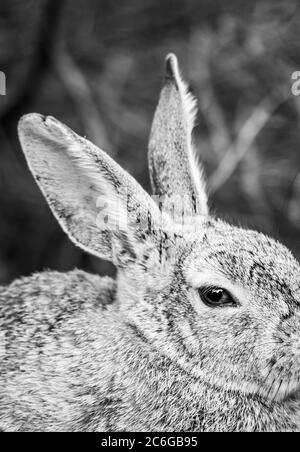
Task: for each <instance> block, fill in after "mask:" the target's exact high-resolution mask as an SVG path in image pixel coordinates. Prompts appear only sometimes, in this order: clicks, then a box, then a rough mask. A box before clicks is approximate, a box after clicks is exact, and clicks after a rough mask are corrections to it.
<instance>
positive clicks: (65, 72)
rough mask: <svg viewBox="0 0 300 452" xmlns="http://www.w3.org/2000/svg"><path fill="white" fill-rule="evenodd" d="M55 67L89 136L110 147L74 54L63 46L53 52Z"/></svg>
mask: <svg viewBox="0 0 300 452" xmlns="http://www.w3.org/2000/svg"><path fill="white" fill-rule="evenodd" d="M53 65H54V69H55V71H56V73H57V75H58V77H59V79H60V80H61V82H62V84H63V86H64V88H65V90H66V92H67V93H68V95H69V97H70V99H71V100H72V102H73V104H74V106H75V108H76V110H77V113H78V116H79V117H80V120H81V122H82V125H83V127H84V130H85V132H86V134H87V136H88V138H89V139H90V140H91V141H93V142H94V143H95V144H96V145H97V146H99V147H101V148H103V149H110V144H109V140H108V137H107V134H106V132H105V127H104V125H103V122H102V120H101V117H100V115H99V111H98V108H97V105H96V104H95V102H94V100H93V94H92V92H91V89H90V87H89V85H88V82H87V80H86V78H85V76H84V74H83V73H82V71H81V69H80V68H79V67H78V66H77V64H76V62H75V61H74V59H73V58H72V56H71V55H70V54H69V53H68V52H67V51H66V50H65V49H64V48H62V47H60V48H59V49H58V50H57V51H56V52H55V53H54V54H53Z"/></svg>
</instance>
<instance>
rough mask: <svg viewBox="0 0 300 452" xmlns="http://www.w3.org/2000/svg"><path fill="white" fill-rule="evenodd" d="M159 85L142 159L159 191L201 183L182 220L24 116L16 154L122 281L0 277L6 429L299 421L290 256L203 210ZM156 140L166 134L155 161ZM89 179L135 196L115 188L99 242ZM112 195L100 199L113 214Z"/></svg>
mask: <svg viewBox="0 0 300 452" xmlns="http://www.w3.org/2000/svg"><path fill="white" fill-rule="evenodd" d="M170 58H171V60H170ZM170 65H171V66H170ZM167 70H168V74H167V75H168V77H169V78H168V81H167V83H168V84H170V83H174V80H175V81H176V83H177V84H178V83H179V78H178V77H179V75H178V74H179V72H178V68H177V61H176V59H175V56H172V57H168V64H167ZM170 72H171V75H172V77H171V78H172V80H171V81H170V80H169V79H170ZM180 80H181V79H180ZM177 89H178V86H177ZM182 89H183V88H180V90H182ZM164 90H165V87H164V88H163V95H162V97H164V96H165V94H164V93H166V91H164ZM182 92H183V91H182ZM184 93H185V96H186V95H187V94H186V91H184ZM168 95H169V96H170V105H172V110H171V111H170V112H168V107H167V106H164V107H163V109H161V106H159V107H158V109H159V114H158V116H157V115H156V119H155V121H156V125H154V129H155V132H154V134H155V135H156V138H155V143H156V145H155V149H154V148H153V147H152V148H151V146H150V161H151V159H154V160H153V162H154V163H153V164H154V166H155V182H154V184H155V186H156V187H157V188H158V190H159V191H161V193H164V192H165V193H166V195H167V196H172V195H173V194H174V190H175V186H173V185H172V177H175V176H176V175H177V171H179V173H178V175H179V176H180V177H181V181H182V184H183V185H182V186H181V188H182V190H183V191H182V194H183V196H184V197H185V196H189V199H190V200H192V201H191V205H192V204H193V199H194V196H196V197H197V203H199V209H200V213H202V214H201V215H195V213H199V210H198V208H197V209H195V210H196V212H195V211H194V215H193V216H192V212H191V216H190V217H187V218H185V217H184V218H183V220H184V221H181V223H180V222H178V221H174V218H171V215H170V209H169V204H168V206H167V210H168V212H169V214H165V213H164V212H161V211H160V210H162V209H159V208H160V207H162V206H161V205H159V206H157V205H156V204H155V203H154V202H153V201H152V200H151V199H150V198H149V197H148V195H146V194H145V193H144V192H143V191H142V189H141V187H139V186H138V185H137V184H136V183H135V182H134V183H133V182H132V179H131V178H130V177H129V176H127V174H126V173H125V172H124V171H123V170H121V169H120V168H119V167H118V165H117V164H116V163H111V160H110V159H109V157H108V156H106V154H105V153H104V152H102V151H98V150H97V151H96V150H95V151H94V148H92V150H93V152H92V153H91V145H90V143H88V142H87V141H83V140H82V139H80V138H78V137H77V135H75V134H73V132H69V131H68V129H66V128H65V126H63V125H60V123H58V122H57V121H55V122H54V120H53V119H52V118H50V119H43V118H42V117H41V116H38V115H30V116H27V117H26V118H25V120H23V121H22V123H21V126H20V139H21V142H22V144H23V148H24V152H25V154H26V156H27V160H28V161H29V165H30V167H31V170H32V172H33V174H34V176H35V178H36V180H37V183H38V184H39V185H40V187H41V189H42V191H43V193H44V194H45V197H46V199H47V200H48V202H49V205H50V207H51V208H52V210H53V211H54V213H55V215H56V217H57V219H58V221H59V222H60V223H61V224H62V227H64V229H65V231H66V232H67V233H68V234H69V236H70V237H71V239H72V240H74V241H75V243H77V244H78V245H79V246H81V247H82V248H84V249H88V250H90V252H92V253H95V254H96V255H100V256H102V257H107V258H110V259H111V260H113V262H114V263H115V264H116V265H117V267H118V272H117V277H116V281H112V280H110V279H109V278H104V279H103V278H99V277H98V276H92V275H88V274H86V273H84V272H81V271H74V272H71V273H68V274H59V273H51V272H45V273H43V274H37V275H33V276H32V277H30V278H24V279H21V280H18V281H16V282H14V283H13V284H12V285H10V286H8V287H4V288H2V290H1V295H0V315H1V317H0V318H1V323H0V332H1V333H2V335H1V336H0V337H1V338H2V341H3V344H2V347H1V349H0V350H2V353H1V354H0V359H1V365H0V377H1V379H0V430H4V431H199V432H200V431H201V432H202V431H299V430H300V410H299V408H300V407H299V381H300V334H299V331H300V303H299V300H300V282H299V281H300V278H299V277H300V267H299V264H298V262H297V261H296V260H295V259H294V257H293V256H292V254H291V253H290V252H289V251H288V250H287V249H286V248H285V247H284V246H283V245H281V244H280V243H278V242H276V241H274V240H272V239H270V238H269V237H266V236H264V235H263V234H259V233H257V232H254V231H249V230H243V229H240V228H236V227H233V226H231V225H229V224H227V223H224V222H222V221H221V220H218V219H215V218H213V217H211V216H206V215H203V213H204V212H206V210H207V204H206V194H205V192H204V185H203V183H202V182H201V181H202V179H201V177H202V175H201V171H200V172H199V173H197V174H198V179H199V180H200V184H198V185H196V184H192V181H193V180H194V177H196V176H195V174H196V171H198V170H197V167H194V168H193V170H194V173H193V174H194V175H192V174H191V172H190V164H191V161H190V159H189V155H188V153H189V152H190V150H189V149H188V148H186V147H182V146H180V147H179V148H177V144H178V140H180V142H181V143H186V142H187V141H189V140H190V133H191V130H192V123H191V121H192V117H191V116H189V115H187V116H186V117H185V121H186V122H187V123H188V126H185V127H181V126H180V124H179V123H178V122H177V123H176V124H177V125H178V124H179V125H178V130H177V126H175V123H173V122H172V121H173V120H172V117H173V116H176V115H178V117H180V118H183V116H182V115H183V113H182V112H187V109H186V107H184V106H183V105H182V103H184V102H185V101H186V97H178V90H176V89H174V87H173V88H172V87H170V85H169V87H168ZM178 110H179V111H178ZM168 113H169V114H168ZM166 116H167V117H166ZM159 118H161V119H159ZM170 118H171V119H170ZM170 120H171V125H170V127H169V126H168V125H167V126H166V124H168V123H169V121H170ZM157 121H158V122H159V121H161V122H162V124H161V126H160V127H157ZM35 126H36V129H37V132H35ZM173 126H174V127H175V128H174V129H173ZM165 127H166V129H165ZM58 130H59V131H62V133H61V136H60V138H59V137H58ZM166 131H167V133H170V135H169V136H168V138H167V141H165V140H166V136H165V133H166ZM152 139H153V138H152ZM160 141H161V143H162V149H166V148H165V146H167V144H168V146H170V147H171V148H172V152H170V153H169V154H167V155H166V156H165V157H164V158H165V164H164V163H163V164H162V165H161V164H160V163H159V162H160V160H159V159H160V157H161V156H162V154H161V155H160V156H159V152H160V151H159V143H160ZM167 142H168V143H167ZM175 144H176V145H175ZM152 145H153V142H152ZM74 146H75V147H74ZM75 148H76V155H75ZM70 149H72V152H71V151H70ZM151 149H152V151H151ZM178 149H180V152H179V154H176V155H174V153H173V152H177V150H178ZM73 151H74V155H73ZM39 152H40V154H39ZM46 152H47V159H45V155H46ZM186 153H187V154H186ZM60 154H61V155H60ZM96 154H97V158H96V161H95V160H93V158H92V159H90V157H91V156H92V157H93V156H94V155H96ZM42 156H44V157H42ZM180 156H181V157H182V160H181V166H180V167H179V166H178V162H179V160H178V159H180ZM184 156H185V157H184ZM156 157H157V158H158V160H157V161H156V160H155V159H156ZM183 157H184V158H183ZM173 158H174V159H177V160H176V162H175V163H174V162H172V159H173ZM53 161H54V164H53V165H51V162H53ZM47 162H48V164H47ZM58 162H60V163H58ZM74 162H76V163H74ZM84 162H87V164H84ZM68 165H71V172H70V173H69V175H68V172H67V169H68ZM72 165H73V166H72ZM75 167H76V168H75ZM108 167H109V170H107V168H108ZM151 168H152V177H153V166H152V167H151ZM75 169H76V171H75ZM120 174H122V177H120V176H119V175H120ZM74 175H75V176H74ZM76 175H78V177H79V178H80V183H78V181H79V179H78V177H77V176H76ZM97 175H98V177H97ZM185 175H188V176H187V179H185V180H184V179H183V178H184V177H185ZM71 176H74V177H73V179H72V177H71ZM63 178H66V179H67V180H66V184H65V185H64V184H63V183H59V184H58V183H57V181H60V180H61V181H63ZM72 181H73V182H74V183H73V182H72ZM91 181H93V183H92V185H93V187H95V186H96V187H98V186H99V187H100V186H101V191H102V192H103V193H106V194H108V195H107V196H109V199H116V200H118V196H119V193H120V192H121V193H122V191H123V190H124V191H125V190H127V189H128V187H129V191H130V190H132V191H133V195H134V196H133V201H132V199H128V200H127V202H126V203H124V202H123V200H121V201H120V205H121V206H120V209H121V212H123V213H124V209H126V210H128V216H129V217H130V221H129V222H128V221H126V222H125V223H122V227H121V228H118V229H117V230H116V229H115V228H113V227H112V226H111V224H106V230H107V232H108V233H109V237H110V239H109V241H107V242H105V240H104V239H103V235H102V232H103V228H100V232H99V230H98V229H97V228H96V227H95V226H94V223H93V221H95V217H96V210H95V204H94V203H95V201H93V202H92V201H91V200H90V198H89V201H88V202H87V203H84V200H86V195H87V194H88V193H89V189H88V188H89V186H90V185H89V184H90V183H91ZM116 181H118V184H116V183H115V182H116ZM166 181H167V182H166ZM191 184H192V185H191ZM116 185H117V186H118V190H116ZM198 190H201V193H199V195H198ZM129 198H130V197H129ZM54 199H55V200H56V201H55V202H53V200H54ZM58 205H59V208H58V207H57V206H58ZM115 206H116V203H115V202H112V203H111V204H109V205H108V213H109V212H110V209H111V210H112V215H114V216H116V217H118V211H116V207H115ZM80 209H82V212H83V213H84V216H83V217H80V218H81V221H79V220H78V218H79V216H78V215H79V214H80ZM66 212H67V213H68V214H67V215H66ZM137 212H142V213H141V215H137ZM85 213H86V215H85ZM145 217H146V221H144V220H143V218H145ZM66 218H67V219H68V221H67V220H66ZM74 222H75V226H76V227H74ZM179 223H180V224H179ZM94 234H96V235H94ZM98 240H99V243H98ZM102 246H103V247H104V249H103V251H102V248H101V247H102ZM203 287H204V288H206V287H220V288H222V289H224V290H226V291H227V292H228V293H230V294H231V296H232V297H233V298H234V299H235V300H236V303H235V305H234V306H231V305H228V306H226V305H225V306H222V307H212V306H208V305H207V304H206V303H204V302H203V298H202V297H201V293H200V292H201V289H202V288H203ZM0 345H1V344H0Z"/></svg>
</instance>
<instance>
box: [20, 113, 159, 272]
mask: <svg viewBox="0 0 300 452" xmlns="http://www.w3.org/2000/svg"><path fill="white" fill-rule="evenodd" d="M19 137H20V141H21V145H22V148H23V151H24V153H25V157H26V159H27V162H28V165H29V167H30V169H31V172H32V173H33V175H34V177H35V179H36V181H37V183H38V185H39V187H40V189H41V191H42V192H43V194H44V196H45V197H46V199H47V201H48V203H49V206H50V208H51V210H52V212H53V213H54V215H55V217H56V218H57V220H58V221H59V223H60V225H61V226H62V228H63V229H64V230H65V232H66V233H67V234H68V235H69V237H70V238H71V240H72V241H73V242H75V244H77V245H78V246H79V247H81V248H82V249H84V250H85V251H87V252H89V253H91V254H94V255H96V256H99V257H101V258H103V259H107V260H111V261H113V262H114V263H116V264H117V262H116V260H117V258H116V256H115V254H114V253H115V249H118V250H119V251H120V252H121V253H123V254H124V253H127V254H128V253H129V254H131V256H134V250H133V245H132V244H133V242H134V239H135V238H137V236H139V239H141V237H145V236H146V235H147V236H150V235H151V234H152V233H153V231H154V229H155V227H156V226H155V225H156V224H157V223H156V222H158V221H159V211H158V207H157V206H156V204H155V203H154V201H153V200H152V199H151V197H150V196H149V195H148V194H147V193H146V192H144V190H143V189H142V187H141V186H140V185H139V184H138V183H137V182H136V181H135V180H134V179H133V178H132V177H131V176H130V175H129V174H128V173H127V172H126V171H124V170H123V169H122V168H121V167H119V165H118V164H117V163H115V162H114V161H113V160H112V159H111V158H110V157H109V156H108V155H107V154H106V153H105V152H103V151H101V150H100V149H98V148H97V147H95V146H94V145H93V144H92V143H90V142H89V141H87V140H85V139H83V138H81V137H79V136H78V135H76V134H75V133H74V132H73V131H72V130H70V129H69V128H68V127H66V126H65V125H63V124H61V123H60V122H59V121H57V120H56V119H54V118H52V117H46V118H44V117H43V116H41V115H38V114H29V115H26V116H24V117H23V118H22V119H21V120H20V122H19ZM152 235H153V234H152ZM115 245H117V246H115Z"/></svg>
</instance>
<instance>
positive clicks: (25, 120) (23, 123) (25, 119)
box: [18, 113, 45, 131]
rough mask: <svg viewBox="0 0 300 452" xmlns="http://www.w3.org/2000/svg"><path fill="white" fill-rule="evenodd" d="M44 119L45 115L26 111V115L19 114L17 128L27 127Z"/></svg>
mask: <svg viewBox="0 0 300 452" xmlns="http://www.w3.org/2000/svg"><path fill="white" fill-rule="evenodd" d="M44 120H45V116H43V115H41V114H39V113H27V114H26V115H23V116H21V118H20V119H19V122H18V130H19V131H20V130H24V129H26V128H28V126H32V125H33V124H37V123H41V122H42V121H44Z"/></svg>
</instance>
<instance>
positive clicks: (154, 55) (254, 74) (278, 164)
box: [0, 0, 300, 283]
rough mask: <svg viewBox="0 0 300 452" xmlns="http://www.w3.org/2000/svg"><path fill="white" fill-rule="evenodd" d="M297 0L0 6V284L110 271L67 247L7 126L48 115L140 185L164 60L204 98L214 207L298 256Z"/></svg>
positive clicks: (201, 145)
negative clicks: (171, 58)
mask: <svg viewBox="0 0 300 452" xmlns="http://www.w3.org/2000/svg"><path fill="white" fill-rule="evenodd" d="M299 9H300V7H299V2H298V0H290V1H289V0H283V1H263V0H261V1H254V0H251V1H248V2H246V1H245V0H244V1H242V0H240V1H238V0H214V1H209V0H184V1H183V0H164V1H162V0H125V1H119V0H114V1H111V0H110V1H109V0H85V1H83V0H72V1H71V0H65V1H63V0H61V1H59V0H22V1H21V0H0V70H2V71H4V72H5V73H6V76H7V95H6V96H1V97H0V283H7V282H9V281H11V280H12V279H13V278H15V277H18V276H23V275H28V274H30V273H32V272H34V271H36V270H42V269H45V268H51V269H58V270H61V271H66V270H70V269H72V268H74V267H80V268H84V269H87V270H89V271H91V272H98V273H100V274H103V273H111V272H113V268H112V266H111V265H110V264H108V263H106V262H104V261H100V260H99V259H96V258H93V257H91V256H88V255H86V254H85V253H83V252H82V251H81V250H79V249H78V248H75V247H74V246H73V245H72V244H71V242H70V241H69V240H68V238H67V237H66V235H65V234H64V233H63V232H62V230H61V229H60V227H59V226H58V224H57V223H56V221H55V220H54V219H53V217H52V215H51V213H50V211H49V209H48V207H47V205H46V202H45V201H44V199H43V198H42V196H41V194H40V192H39V190H38V188H37V186H36V185H35V183H34V181H33V178H32V177H31V175H30V174H29V171H28V169H27V167H26V165H25V162H24V158H23V155H22V153H21V150H20V145H19V143H18V139H17V134H16V127H17V121H18V119H19V117H20V116H21V115H22V114H24V113H27V112H32V111H36V112H40V113H43V114H51V115H54V116H56V117H57V118H59V119H60V120H61V121H63V122H65V123H66V124H68V125H69V126H70V127H72V128H73V129H75V130H76V131H77V132H78V133H80V134H82V135H85V136H87V137H88V138H89V139H90V140H91V141H93V142H95V143H96V144H97V145H99V146H100V147H101V148H103V149H104V150H106V151H107V152H108V153H110V155H112V156H113V158H115V159H116V160H117V161H118V162H119V163H120V164H121V165H122V166H123V167H125V168H126V169H127V170H128V171H129V172H130V173H131V174H133V175H134V176H135V177H136V179H137V180H138V181H139V182H140V183H141V184H142V185H143V186H144V187H145V189H149V178H148V171H147V155H146V152H147V140H148V135H149V130H150V125H151V121H152V117H153V113H154V109H155V106H156V102H157V99H158V94H159V91H160V87H161V83H162V76H163V62H164V57H165V55H166V54H167V53H168V52H170V51H173V52H175V53H176V54H177V55H178V57H179V60H180V64H181V67H182V68H183V70H184V75H185V78H186V79H187V80H189V81H190V82H191V89H192V90H193V92H194V93H195V94H196V96H197V97H198V99H199V117H198V121H197V127H196V129H195V140H196V142H197V146H198V149H199V152H200V151H201V156H202V160H203V163H204V166H205V168H206V172H207V175H208V181H209V189H210V193H211V205H212V208H213V210H214V211H215V212H216V213H218V214H219V215H220V216H221V217H224V218H226V219H227V220H229V221H232V222H235V221H238V223H240V224H242V225H244V226H247V227H253V228H257V229H259V230H261V231H263V232H266V233H268V234H271V235H273V236H275V237H276V238H278V239H280V240H281V241H283V242H284V243H285V244H287V245H288V246H289V247H290V248H291V249H292V250H293V251H294V253H295V254H296V256H298V257H299V255H300V246H299V245H300V241H299V239H300V202H299V201H300V127H299V123H300V97H295V96H293V95H292V94H291V84H292V81H291V75H292V73H293V72H294V71H296V70H300V39H299V38H300V11H299Z"/></svg>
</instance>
